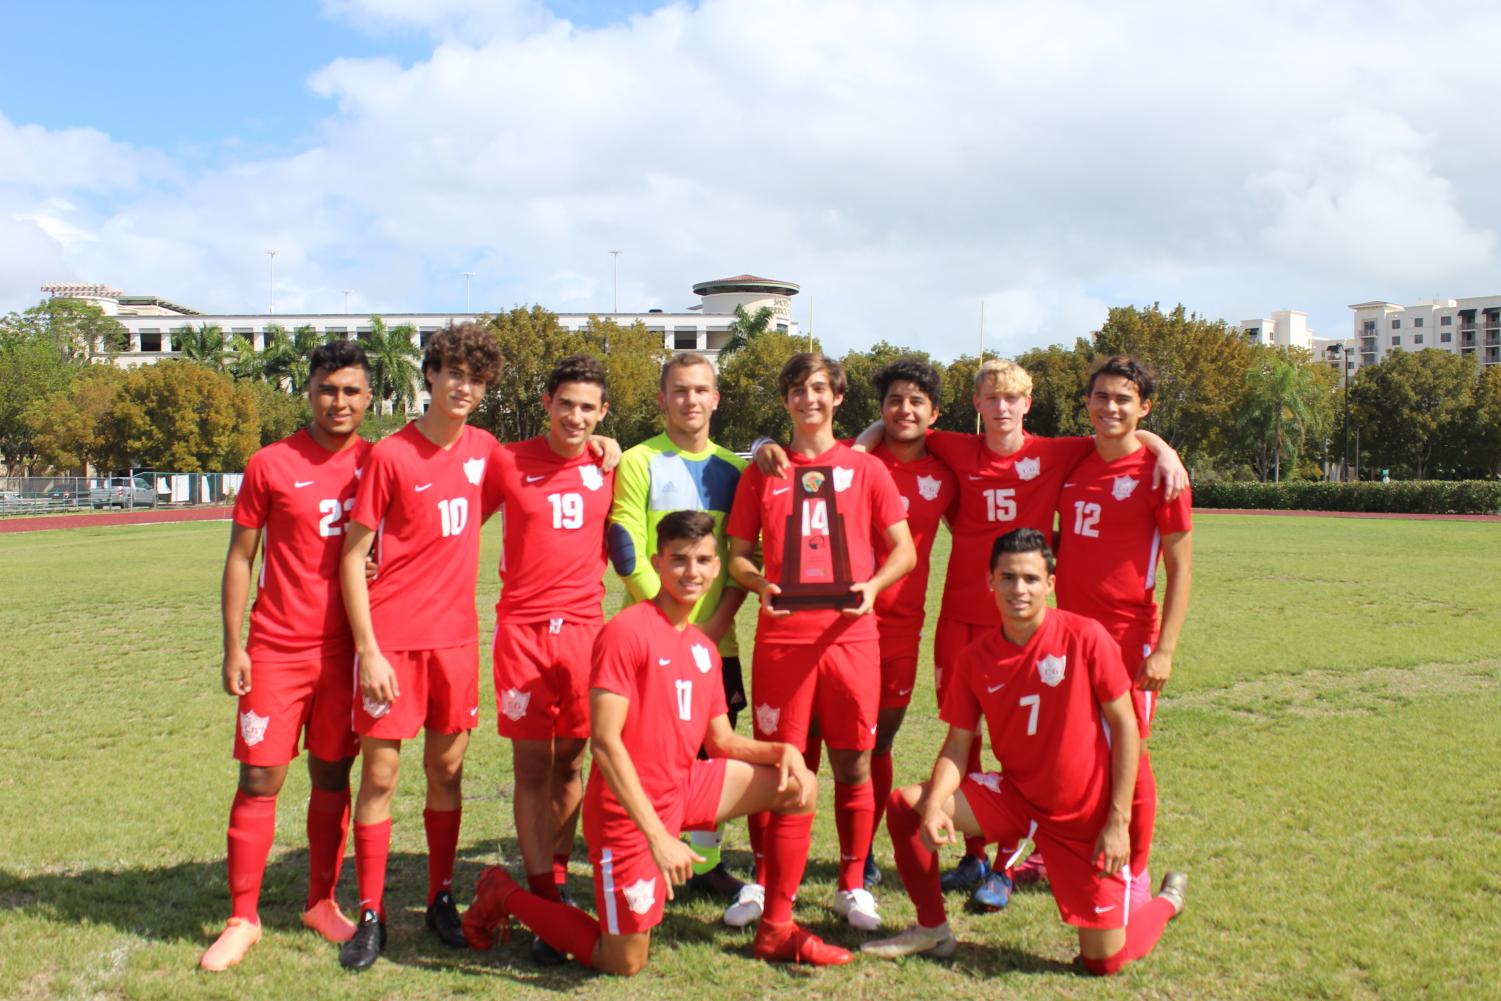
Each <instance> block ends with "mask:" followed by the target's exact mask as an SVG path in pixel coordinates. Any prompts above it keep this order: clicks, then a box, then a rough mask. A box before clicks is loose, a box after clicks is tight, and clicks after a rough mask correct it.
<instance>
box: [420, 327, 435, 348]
mask: <svg viewBox="0 0 1501 1001" xmlns="http://www.w3.org/2000/svg"><path fill="white" fill-rule="evenodd" d="M437 332H438V328H437V327H423V328H422V329H421V330H419V331H418V332H417V343H418V344H419V345H420V346H421V348H422V350H424V351H426V350H427V342H428V341H430V340H432V339H433V334H436V333H437Z"/></svg>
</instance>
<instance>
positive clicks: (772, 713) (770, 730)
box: [756, 703, 782, 737]
mask: <svg viewBox="0 0 1501 1001" xmlns="http://www.w3.org/2000/svg"><path fill="white" fill-rule="evenodd" d="M781 722H782V710H781V707H780V706H779V707H777V708H775V709H773V708H772V707H771V706H768V705H766V704H764V703H763V704H761V705H759V706H756V729H757V730H759V731H761V733H762V734H764V735H765V736H767V737H770V736H771V735H772V734H774V733H776V732H777V725H778V724H779V723H781Z"/></svg>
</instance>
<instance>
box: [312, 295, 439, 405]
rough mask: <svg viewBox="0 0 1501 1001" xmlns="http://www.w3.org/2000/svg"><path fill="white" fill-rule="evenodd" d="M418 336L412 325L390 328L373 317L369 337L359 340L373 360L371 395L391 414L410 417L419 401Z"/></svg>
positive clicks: (420, 360) (419, 353) (363, 336)
mask: <svg viewBox="0 0 1501 1001" xmlns="http://www.w3.org/2000/svg"><path fill="white" fill-rule="evenodd" d="M416 333H417V331H416V330H415V328H413V327H412V325H411V324H409V323H403V324H402V325H401V326H399V327H389V328H388V327H387V326H386V321H385V320H382V319H381V318H380V317H378V316H372V317H371V318H370V333H369V334H367V335H362V336H361V337H360V341H361V343H362V344H363V345H364V348H365V354H366V355H367V356H368V357H369V358H370V389H371V392H372V394H373V396H374V397H375V399H376V400H377V401H379V403H380V404H381V405H385V404H389V405H390V407H389V409H390V411H391V412H392V413H394V412H396V411H397V410H400V411H401V412H402V413H408V412H409V411H410V410H411V409H412V408H413V407H415V406H416V404H417V400H418V399H420V395H419V393H420V390H421V386H422V351H421V349H419V348H418V347H417V345H416V344H414V343H413V341H415V340H416ZM306 382H307V376H306V375H304V376H303V383H304V384H305V383H306ZM294 385H295V380H294Z"/></svg>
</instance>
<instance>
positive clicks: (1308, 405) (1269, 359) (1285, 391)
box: [1238, 347, 1328, 483]
mask: <svg viewBox="0 0 1501 1001" xmlns="http://www.w3.org/2000/svg"><path fill="white" fill-rule="evenodd" d="M1253 350H1254V352H1255V361H1254V362H1253V363H1252V364H1251V366H1250V367H1249V368H1248V369H1247V371H1246V389H1247V392H1246V395H1245V399H1244V402H1243V404H1242V406H1241V407H1240V409H1239V411H1238V418H1239V420H1240V425H1241V432H1242V435H1243V436H1244V439H1245V441H1246V443H1247V446H1248V451H1249V454H1250V461H1251V466H1252V468H1253V469H1254V470H1255V471H1256V475H1257V477H1258V478H1259V479H1261V481H1262V482H1266V481H1267V480H1271V481H1272V482H1273V483H1277V482H1280V481H1281V480H1282V478H1283V473H1284V468H1286V469H1288V470H1296V469H1297V467H1298V463H1299V460H1300V459H1301V458H1302V457H1303V455H1304V454H1305V450H1306V448H1307V446H1308V444H1309V442H1310V441H1313V442H1320V443H1321V442H1322V441H1323V438H1324V431H1325V426H1326V425H1325V419H1326V417H1327V416H1328V415H1327V412H1326V408H1325V407H1323V406H1321V401H1323V400H1325V399H1327V397H1328V389H1327V387H1326V386H1325V385H1323V384H1322V383H1321V382H1320V380H1319V379H1318V375H1317V373H1316V372H1315V371H1314V366H1313V364H1312V363H1311V362H1309V361H1308V358H1307V353H1306V352H1296V353H1295V352H1290V351H1287V350H1283V349H1279V348H1267V347H1261V348H1256V349H1253ZM1324 367H1325V368H1327V366H1324Z"/></svg>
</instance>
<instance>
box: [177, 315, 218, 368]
mask: <svg viewBox="0 0 1501 1001" xmlns="http://www.w3.org/2000/svg"><path fill="white" fill-rule="evenodd" d="M172 341H173V344H172V346H173V347H175V348H176V349H177V350H178V351H179V352H181V353H182V356H183V357H184V358H186V359H187V360H188V361H195V362H197V363H198V364H200V365H205V366H207V367H209V368H211V369H213V370H214V371H216V372H222V371H224V367H225V356H226V355H227V354H228V353H229V347H228V345H227V344H226V343H225V338H224V329H223V328H222V327H220V326H219V325H218V324H215V323H204V324H200V325H199V327H198V329H197V330H194V329H193V328H192V326H185V327H182V328H181V329H179V330H176V331H173V334H172Z"/></svg>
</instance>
